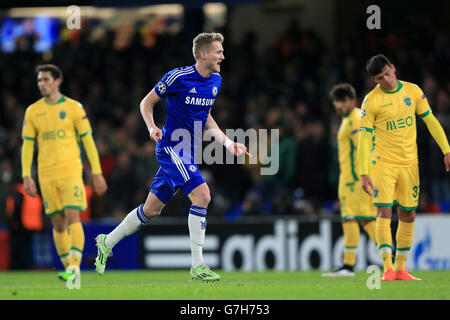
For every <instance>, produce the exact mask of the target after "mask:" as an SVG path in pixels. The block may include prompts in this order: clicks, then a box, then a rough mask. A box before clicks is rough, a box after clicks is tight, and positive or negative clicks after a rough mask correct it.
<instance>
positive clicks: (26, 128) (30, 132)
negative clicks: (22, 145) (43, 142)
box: [22, 108, 37, 140]
mask: <svg viewBox="0 0 450 320" xmlns="http://www.w3.org/2000/svg"><path fill="white" fill-rule="evenodd" d="M36 133H37V130H36V127H35V126H34V124H33V119H32V115H31V111H30V108H27V110H26V111H25V117H24V120H23V126H22V138H23V139H28V140H35V139H36Z"/></svg>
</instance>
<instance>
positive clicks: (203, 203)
mask: <svg viewBox="0 0 450 320" xmlns="http://www.w3.org/2000/svg"><path fill="white" fill-rule="evenodd" d="M195 200H196V202H197V203H196V205H198V206H200V207H204V208H206V207H208V204H209V203H210V202H211V194H210V193H209V190H205V191H204V192H201V193H200V194H198V195H197V197H196V199H195Z"/></svg>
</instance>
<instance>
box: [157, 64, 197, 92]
mask: <svg viewBox="0 0 450 320" xmlns="http://www.w3.org/2000/svg"><path fill="white" fill-rule="evenodd" d="M193 72H194V71H192V70H191V68H181V69H176V70H175V71H170V72H168V73H166V74H165V75H164V76H163V77H162V78H161V80H159V81H158V83H157V84H156V85H155V87H154V89H155V92H156V94H157V95H158V96H159V97H160V98H166V97H167V96H169V95H172V94H176V93H177V92H179V91H180V89H181V88H182V86H181V81H180V80H181V78H182V76H183V75H186V74H190V73H193Z"/></svg>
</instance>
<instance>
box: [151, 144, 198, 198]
mask: <svg viewBox="0 0 450 320" xmlns="http://www.w3.org/2000/svg"><path fill="white" fill-rule="evenodd" d="M156 160H158V162H159V165H160V167H159V169H158V172H157V173H156V175H155V177H154V178H153V182H152V185H151V187H150V192H151V193H153V194H154V195H155V196H157V197H158V199H159V200H161V201H162V202H163V203H165V204H167V203H168V202H169V201H170V199H172V197H173V196H174V195H175V194H176V193H177V192H178V190H179V189H180V188H181V189H182V190H183V192H184V193H185V194H186V195H188V194H189V193H191V191H192V190H194V189H195V188H196V187H198V186H199V185H201V184H203V183H205V180H204V179H203V177H202V175H201V174H200V170H199V169H198V166H197V165H196V164H185V163H183V161H182V159H181V157H180V156H179V155H178V154H177V153H176V152H174V151H173V149H172V148H171V147H165V148H164V149H161V150H159V151H158V150H157V151H156Z"/></svg>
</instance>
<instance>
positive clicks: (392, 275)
mask: <svg viewBox="0 0 450 320" xmlns="http://www.w3.org/2000/svg"><path fill="white" fill-rule="evenodd" d="M394 280H397V272H395V271H394V269H392V268H389V269H387V270H386V271H385V272H383V276H382V277H381V281H394Z"/></svg>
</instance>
